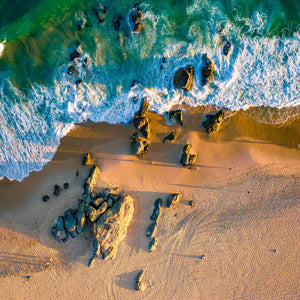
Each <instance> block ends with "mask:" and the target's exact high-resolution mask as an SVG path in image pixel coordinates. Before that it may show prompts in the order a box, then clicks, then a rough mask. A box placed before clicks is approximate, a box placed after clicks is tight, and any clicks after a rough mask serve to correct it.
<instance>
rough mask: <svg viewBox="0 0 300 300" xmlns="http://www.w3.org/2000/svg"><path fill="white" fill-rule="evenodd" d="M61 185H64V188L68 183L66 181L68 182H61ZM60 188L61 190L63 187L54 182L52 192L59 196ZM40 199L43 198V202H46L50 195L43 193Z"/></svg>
mask: <svg viewBox="0 0 300 300" xmlns="http://www.w3.org/2000/svg"><path fill="white" fill-rule="evenodd" d="M63 187H64V189H65V190H66V189H68V187H69V183H68V182H65V183H64V184H63ZM62 190H63V189H62V187H61V186H60V185H58V184H55V185H54V190H53V194H54V195H55V196H59V195H60V192H61V191H62ZM42 199H43V202H47V201H48V200H49V199H50V197H49V196H48V195H44V196H43V197H42Z"/></svg>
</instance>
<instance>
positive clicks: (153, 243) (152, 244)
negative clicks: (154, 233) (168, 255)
mask: <svg viewBox="0 0 300 300" xmlns="http://www.w3.org/2000/svg"><path fill="white" fill-rule="evenodd" d="M157 243H158V238H157V237H154V238H153V239H151V241H150V243H149V252H150V253H151V252H153V251H154V250H155V249H156V246H157Z"/></svg>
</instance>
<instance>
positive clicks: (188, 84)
mask: <svg viewBox="0 0 300 300" xmlns="http://www.w3.org/2000/svg"><path fill="white" fill-rule="evenodd" d="M173 84H174V87H175V88H177V89H183V90H186V91H190V90H191V89H192V87H193V84H194V68H193V66H191V65H188V66H187V68H180V69H179V70H177V71H176V73H175V75H174V79H173Z"/></svg>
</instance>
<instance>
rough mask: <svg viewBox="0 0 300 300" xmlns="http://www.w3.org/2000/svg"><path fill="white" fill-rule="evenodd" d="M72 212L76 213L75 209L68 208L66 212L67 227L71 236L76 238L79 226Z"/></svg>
mask: <svg viewBox="0 0 300 300" xmlns="http://www.w3.org/2000/svg"><path fill="white" fill-rule="evenodd" d="M72 213H74V211H73V210H67V211H66V212H65V213H64V222H65V228H66V230H67V231H68V233H69V235H70V236H71V238H75V237H76V236H77V231H76V229H77V228H76V220H75V218H74V217H73V214H72ZM75 213H76V212H75Z"/></svg>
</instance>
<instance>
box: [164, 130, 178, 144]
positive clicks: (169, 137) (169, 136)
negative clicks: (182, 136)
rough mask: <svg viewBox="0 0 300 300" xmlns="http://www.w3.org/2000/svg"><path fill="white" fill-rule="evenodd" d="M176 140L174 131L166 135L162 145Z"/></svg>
mask: <svg viewBox="0 0 300 300" xmlns="http://www.w3.org/2000/svg"><path fill="white" fill-rule="evenodd" d="M176 139H177V135H176V133H175V131H172V132H171V133H170V134H169V135H167V136H166V137H165V138H164V139H163V143H164V144H165V143H167V142H172V141H175V140H176Z"/></svg>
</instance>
